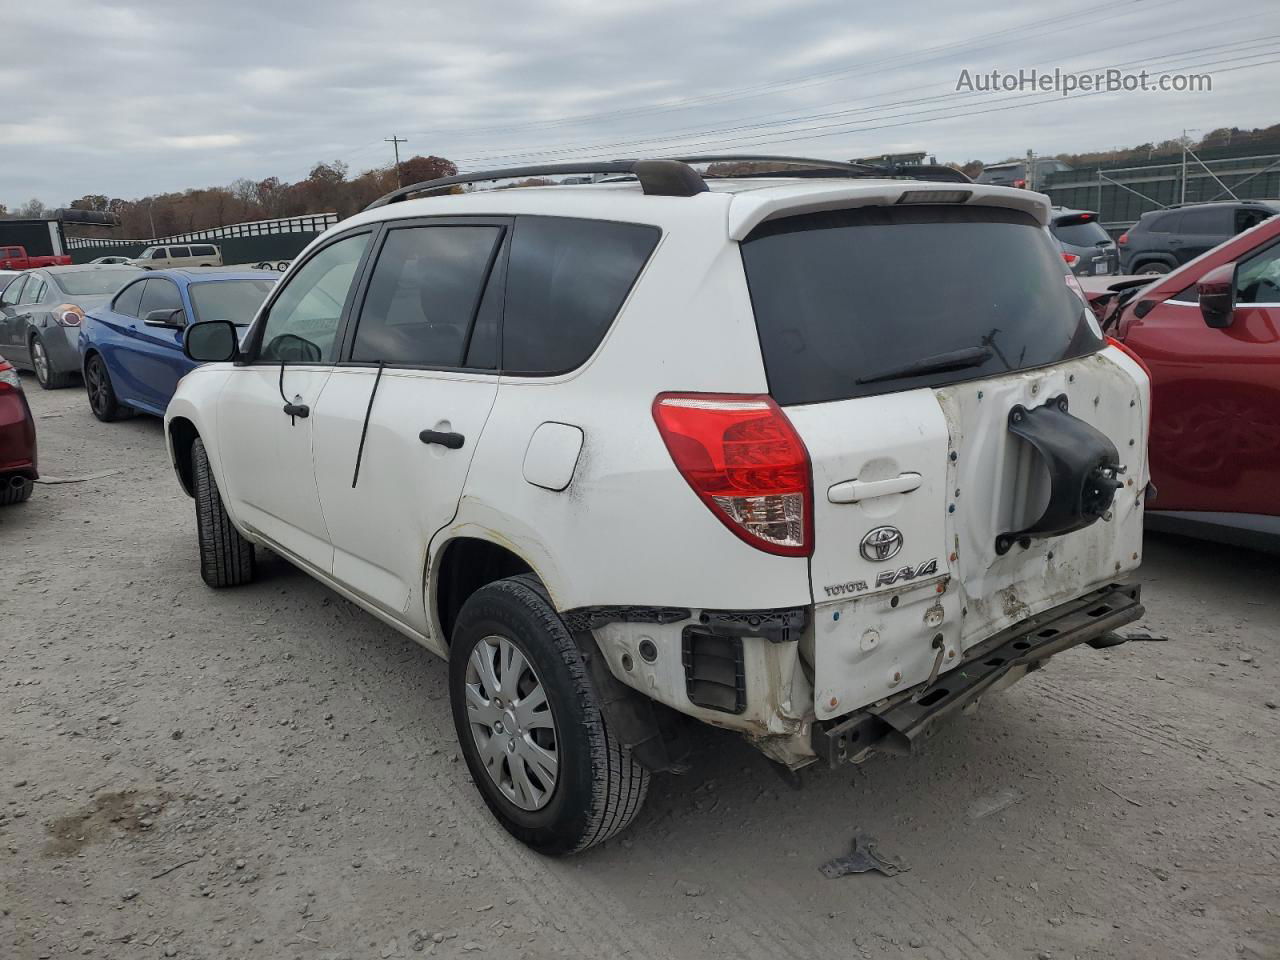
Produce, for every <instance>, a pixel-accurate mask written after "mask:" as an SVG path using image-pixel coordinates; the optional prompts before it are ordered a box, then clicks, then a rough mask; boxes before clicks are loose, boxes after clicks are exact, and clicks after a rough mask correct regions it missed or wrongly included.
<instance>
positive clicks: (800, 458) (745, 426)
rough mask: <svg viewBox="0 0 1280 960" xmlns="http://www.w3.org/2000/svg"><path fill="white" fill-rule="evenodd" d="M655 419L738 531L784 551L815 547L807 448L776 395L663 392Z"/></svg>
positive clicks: (674, 453) (714, 508) (681, 466)
mask: <svg viewBox="0 0 1280 960" xmlns="http://www.w3.org/2000/svg"><path fill="white" fill-rule="evenodd" d="M653 419H654V422H655V423H657V425H658V432H659V433H660V434H661V435H662V441H663V443H665V444H666V445H667V451H668V452H669V453H670V454H671V459H672V460H673V461H674V462H675V465H676V469H678V470H679V471H680V475H681V476H683V477H684V478H685V480H686V481H687V482H688V484H689V486H690V487H692V488H693V492H694V493H696V494H697V495H698V497H699V498H700V499H701V500H702V502H703V503H705V504H706V505H707V507H708V508H710V510H711V512H712V513H713V514H715V516H716V518H717V519H719V520H720V522H721V523H723V524H724V525H725V526H726V527H728V528H729V529H730V530H731V531H732V532H733V533H734V534H735V535H736V536H737V537H739V538H740V539H742V540H744V541H745V542H747V543H749V544H751V546H753V547H755V548H756V549H758V550H764V551H765V552H767V553H774V554H778V555H779V556H784V557H807V556H809V555H810V554H811V553H812V552H813V482H812V477H811V470H810V465H809V452H808V451H807V450H806V449H805V446H804V442H803V441H802V440H801V439H800V435H799V434H797V433H796V431H795V427H793V426H792V425H791V421H790V420H788V419H787V416H786V414H785V413H783V412H782V410H781V408H780V407H779V406H778V405H777V404H776V403H774V401H773V398H772V397H767V396H753V395H742V394H723V393H662V394H659V395H658V396H657V398H656V399H655V400H654V401H653Z"/></svg>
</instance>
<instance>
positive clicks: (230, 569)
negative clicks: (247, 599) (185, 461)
mask: <svg viewBox="0 0 1280 960" xmlns="http://www.w3.org/2000/svg"><path fill="white" fill-rule="evenodd" d="M191 472H192V476H193V477H194V481H195V482H194V486H195V494H196V495H195V500H196V534H197V536H198V537H199V539H200V577H201V578H202V579H203V580H204V582H205V583H207V584H208V585H209V586H211V587H238V586H240V585H241V584H244V583H249V582H250V581H251V580H253V574H254V558H253V544H252V543H250V542H249V541H248V540H246V539H245V538H244V537H243V536H241V534H240V531H239V530H237V529H236V528H235V526H233V525H232V523H231V518H230V517H229V516H227V508H226V507H225V506H223V503H222V495H221V494H220V493H219V492H218V482H217V481H216V480H215V479H214V478H213V471H212V470H211V469H209V455H208V454H207V453H205V449H204V441H203V440H200V439H198V438H197V439H196V441H195V443H194V444H192V446H191Z"/></svg>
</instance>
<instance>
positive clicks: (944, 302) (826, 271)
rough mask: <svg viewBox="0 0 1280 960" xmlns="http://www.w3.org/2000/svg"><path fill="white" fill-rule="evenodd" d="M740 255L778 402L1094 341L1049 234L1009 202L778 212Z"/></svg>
mask: <svg viewBox="0 0 1280 960" xmlns="http://www.w3.org/2000/svg"><path fill="white" fill-rule="evenodd" d="M742 258H743V263H744V265H745V267H746V272H747V281H748V284H749V286H750V289H751V301H752V304H753V306H754V308H755V315H756V326H757V328H758V330H759V334H760V345H761V349H762V351H763V355H764V363H765V371H766V373H767V375H768V378H769V388H770V391H771V392H772V394H773V396H774V398H775V399H776V400H777V401H778V403H780V404H800V403H821V402H825V401H829V400H843V399H849V398H852V397H861V396H869V395H873V394H881V393H889V392H893V391H897V390H908V389H914V388H917V387H927V386H937V385H940V384H946V383H956V382H959V381H962V380H973V379H978V378H984V377H992V376H997V375H999V374H1002V373H1005V372H1007V371H1010V370H1023V369H1028V368H1031V367H1038V366H1043V365H1045V364H1050V363H1055V362H1057V361H1060V360H1063V359H1065V358H1067V357H1074V356H1080V355H1082V354H1085V353H1090V352H1092V351H1094V350H1097V349H1098V348H1099V347H1100V346H1101V338H1100V336H1099V334H1098V333H1097V331H1096V328H1095V327H1094V325H1093V324H1092V323H1091V322H1090V320H1089V317H1090V311H1089V310H1088V309H1087V308H1086V307H1085V305H1084V303H1083V302H1082V301H1081V299H1080V297H1079V296H1078V295H1077V294H1075V293H1074V292H1073V291H1072V290H1071V288H1070V287H1069V286H1068V285H1067V283H1066V282H1065V278H1064V271H1063V263H1062V254H1061V253H1060V252H1059V250H1058V249H1057V245H1056V244H1055V243H1053V241H1052V240H1050V238H1049V237H1048V236H1047V235H1046V234H1045V232H1044V231H1043V230H1042V229H1041V228H1040V227H1039V226H1038V225H1037V224H1036V222H1035V221H1034V220H1033V219H1032V218H1031V217H1030V216H1029V215H1027V214H1024V213H1021V212H1019V211H1014V210H1001V209H997V208H991V207H942V206H905V207H904V206H898V207H867V208H862V209H856V210H840V211H833V212H828V213H814V214H806V215H804V216H798V217H788V218H786V219H783V220H775V221H770V222H766V223H765V224H763V225H762V226H761V227H759V228H758V229H757V230H755V231H754V232H753V233H752V235H751V236H750V237H748V238H747V239H746V241H744V242H743V244H742ZM926 361H927V362H931V363H932V366H933V369H932V370H930V371H928V372H924V371H920V370H918V369H917V370H916V371H911V370H910V368H911V367H917V368H918V367H919V365H920V364H922V363H924V362H926Z"/></svg>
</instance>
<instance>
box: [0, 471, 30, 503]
mask: <svg viewBox="0 0 1280 960" xmlns="http://www.w3.org/2000/svg"><path fill="white" fill-rule="evenodd" d="M21 479H22V483H20V484H15V483H14V482H13V478H12V477H3V478H0V506H8V505H9V504H11V503H22V501H24V500H26V499H27V498H29V497H30V496H31V491H32V490H33V489H35V482H34V481H33V480H32V479H31V478H30V477H22V478H21Z"/></svg>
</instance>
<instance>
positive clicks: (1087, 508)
mask: <svg viewBox="0 0 1280 960" xmlns="http://www.w3.org/2000/svg"><path fill="white" fill-rule="evenodd" d="M1008 429H1009V432H1010V433H1012V434H1013V435H1014V436H1016V437H1018V438H1020V439H1022V440H1024V441H1026V442H1027V443H1028V444H1029V445H1030V446H1031V448H1032V449H1033V450H1035V452H1036V453H1037V454H1038V456H1039V458H1040V459H1041V461H1042V462H1043V465H1044V467H1045V469H1046V470H1047V473H1048V477H1049V481H1050V489H1049V496H1048V500H1047V503H1046V505H1045V507H1044V509H1043V510H1042V511H1041V513H1040V515H1039V517H1038V518H1037V519H1036V520H1035V521H1034V522H1032V523H1030V524H1028V525H1027V526H1025V527H1023V528H1022V529H1019V530H1013V531H1008V532H1006V533H1001V534H999V535H998V536H997V537H996V542H995V550H996V553H997V554H998V555H1003V554H1005V553H1007V552H1008V551H1009V549H1010V548H1011V547H1012V546H1013V545H1014V544H1021V545H1022V546H1024V547H1025V546H1029V545H1030V542H1031V540H1032V539H1038V538H1044V537H1056V536H1061V535H1063V534H1067V533H1072V532H1074V531H1077V530H1082V529H1084V528H1085V527H1088V526H1090V525H1091V524H1093V523H1095V522H1097V521H1098V520H1100V519H1102V518H1103V517H1104V516H1106V514H1107V512H1108V511H1109V510H1110V509H1111V506H1112V503H1113V502H1114V500H1115V495H1116V491H1117V490H1118V489H1120V488H1122V487H1123V482H1122V481H1121V480H1120V479H1119V477H1120V476H1121V475H1122V474H1123V473H1124V472H1125V468H1124V467H1123V466H1121V464H1120V458H1119V454H1118V452H1117V450H1116V447H1115V444H1113V443H1112V442H1111V440H1110V439H1109V438H1108V437H1106V436H1105V435H1104V434H1103V433H1101V432H1100V431H1099V430H1097V429H1095V428H1094V427H1092V426H1090V425H1089V424H1087V423H1085V422H1084V421H1083V420H1080V419H1078V418H1076V417H1073V416H1072V415H1071V414H1070V413H1069V412H1068V401H1067V397H1066V395H1065V394H1062V395H1059V396H1056V397H1053V398H1052V399H1050V400H1049V401H1048V402H1046V403H1045V404H1043V405H1041V406H1038V407H1033V408H1030V409H1029V408H1027V407H1025V406H1023V405H1021V404H1016V405H1014V406H1013V407H1012V408H1011V409H1010V411H1009V415H1008ZM1143 613H1144V610H1143V606H1142V603H1141V601H1140V589H1139V587H1137V586H1136V585H1131V584H1120V583H1116V584H1110V585H1108V586H1106V587H1103V588H1101V589H1098V590H1094V591H1092V592H1090V593H1088V594H1085V595H1084V596H1081V597H1078V598H1076V599H1074V600H1071V601H1068V602H1067V603H1063V604H1060V605H1059V606H1056V607H1053V608H1051V609H1049V610H1047V611H1044V612H1043V613H1040V614H1038V615H1035V616H1032V617H1029V618H1027V619H1026V620H1023V621H1021V622H1019V623H1017V624H1014V625H1013V626H1011V627H1008V628H1007V629H1005V630H1002V631H1000V632H999V633H997V634H996V635H995V636H993V637H991V638H989V639H987V640H985V641H983V642H981V643H979V644H977V645H975V646H974V647H972V648H970V649H969V650H968V651H966V656H965V659H964V661H963V662H961V663H960V664H959V666H957V667H956V668H955V669H953V670H951V671H949V672H947V673H946V674H945V675H944V676H942V677H938V667H939V665H940V664H941V660H942V650H941V648H940V645H937V644H935V646H938V647H939V649H938V656H937V660H936V661H935V664H934V669H933V671H932V673H931V675H930V677H929V679H928V680H926V681H925V682H924V683H923V684H919V685H917V686H916V687H914V688H912V689H909V690H905V691H902V692H901V693H898V694H895V695H894V696H892V697H889V698H886V699H885V700H883V701H880V702H879V703H877V704H876V705H874V706H871V707H868V708H866V709H863V710H859V711H857V712H855V713H854V714H852V715H851V716H849V717H848V718H846V719H843V720H841V721H839V722H837V723H835V724H834V725H828V726H825V727H824V726H823V725H821V724H820V725H818V726H816V727H815V729H814V749H815V752H816V753H817V754H818V756H820V757H823V758H825V759H826V760H827V761H828V762H829V763H831V764H833V765H834V764H837V763H842V762H845V761H848V760H856V759H860V758H861V757H862V756H863V755H865V754H866V752H867V751H869V750H871V749H877V750H882V751H884V752H886V753H898V754H905V753H910V752H911V750H912V748H913V746H914V745H915V743H917V742H918V741H919V740H920V739H922V738H923V737H924V736H925V735H926V733H927V732H928V731H929V730H930V728H931V727H932V726H933V725H934V724H935V723H936V722H937V721H938V720H941V719H942V718H944V717H946V716H948V715H949V714H951V713H954V712H955V711H957V710H960V709H962V708H963V707H965V706H966V705H969V704H975V703H976V702H977V701H978V700H979V699H980V698H981V697H982V695H983V694H985V693H988V692H991V691H994V690H997V689H1000V688H1001V687H1004V686H1007V685H1009V684H1011V683H1013V682H1014V681H1016V680H1018V679H1020V678H1021V677H1023V676H1025V675H1026V674H1027V673H1028V672H1030V671H1031V670H1035V669H1037V668H1038V667H1039V666H1040V665H1041V664H1042V663H1043V662H1044V661H1045V660H1047V659H1048V658H1049V657H1052V656H1053V655H1055V654H1057V653H1060V652H1062V651H1063V650H1067V649H1069V648H1070V647H1074V646H1077V645H1079V644H1081V643H1088V644H1089V645H1090V646H1093V647H1109V646H1115V645H1116V644H1118V643H1122V642H1124V641H1123V640H1122V639H1121V638H1119V637H1116V636H1114V635H1112V634H1111V631H1113V630H1115V629H1116V628H1117V627H1120V626H1123V625H1124V624H1127V623H1131V622H1133V621H1134V620H1137V619H1138V618H1140V617H1141V616H1142V615H1143Z"/></svg>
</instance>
